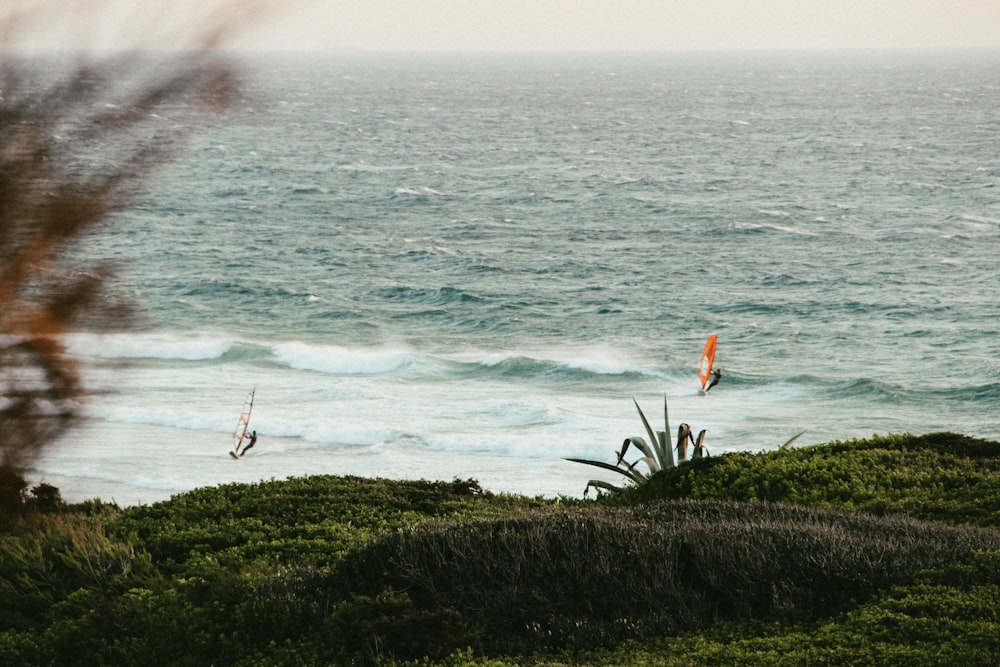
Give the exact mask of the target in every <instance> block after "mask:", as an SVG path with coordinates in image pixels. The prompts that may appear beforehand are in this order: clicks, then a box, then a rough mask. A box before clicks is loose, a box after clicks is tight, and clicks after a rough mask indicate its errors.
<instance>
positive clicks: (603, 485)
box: [583, 479, 623, 495]
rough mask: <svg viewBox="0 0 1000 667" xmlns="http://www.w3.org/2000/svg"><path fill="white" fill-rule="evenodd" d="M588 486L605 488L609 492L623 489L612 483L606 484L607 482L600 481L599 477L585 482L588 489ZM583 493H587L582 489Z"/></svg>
mask: <svg viewBox="0 0 1000 667" xmlns="http://www.w3.org/2000/svg"><path fill="white" fill-rule="evenodd" d="M590 487H594V488H595V489H605V490H606V491H610V492H611V493H621V492H622V490H623V487H620V486H615V485H614V484H608V483H607V482H602V481H601V480H599V479H592V480H590V481H589V482H587V489H590ZM583 494H584V495H587V491H584V492H583Z"/></svg>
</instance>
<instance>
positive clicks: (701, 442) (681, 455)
mask: <svg viewBox="0 0 1000 667" xmlns="http://www.w3.org/2000/svg"><path fill="white" fill-rule="evenodd" d="M632 402H633V403H634V404H635V409H636V410H638V411H639V418H640V419H642V425H643V427H645V429H646V435H648V436H649V441H648V442H647V440H646V438H644V437H642V436H631V437H629V438H625V441H624V442H622V448H621V451H618V452H615V454H616V455H617V458H618V461H617V463H615V464H611V463H605V462H604V461H595V460H592V459H577V458H567V459H566V460H567V461H573V462H574V463H583V464H586V465H590V466H595V467H597V468H603V469H604V470H610V471H612V472H616V473H618V474H620V475H623V476H624V477H625V478H626V479H629V480H632V482H634V483H635V484H642V483H644V482H645V481H646V480H648V479H649V478H650V477H652V476H653V475H654V474H656V473H658V472H659V471H661V470H666V469H667V468H673V467H674V466H676V465H677V463H679V462H681V461H685V460H687V454H688V445H691V455H692V457H693V458H701V457H703V456H708V449H707V448H706V447H705V433H706V431H704V430H702V431H701V432H700V433H698V437H697V438H695V437H694V436H693V435H692V432H691V427H690V426H688V425H687V424H681V425H680V426H679V427H678V429H677V445H676V446H675V445H673V443H671V441H670V417H669V414H668V411H667V397H666V396H664V397H663V427H664V428H663V430H662V431H653V428H652V427H651V426H650V425H649V420H648V419H646V415H645V414H643V412H642V408H640V407H639V402H638V401H636V400H635V398H633V399H632ZM631 447H635V448H636V449H638V450H639V452H640V453H641V454H642V456H640V457H639V458H638V459H636V460H635V461H633V462H631V463H629V462H628V461H626V460H625V455H626V454H627V453H628V451H629V449H630V448H631ZM675 448H676V450H677V459H676V462H675V459H674V449H675ZM640 463H641V464H643V465H644V466H645V472H644V471H643V470H642V469H640V468H639V467H638V466H639V464H640ZM590 487H594V488H596V489H604V490H606V491H610V492H612V493H618V492H620V491H621V490H622V489H623V487H621V486H616V485H614V484H610V483H608V482H605V481H602V480H599V479H592V480H590V481H589V482H588V483H587V488H586V489H585V490H584V495H586V493H587V492H588V491H590Z"/></svg>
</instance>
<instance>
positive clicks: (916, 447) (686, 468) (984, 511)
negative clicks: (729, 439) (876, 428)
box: [608, 433, 1000, 526]
mask: <svg viewBox="0 0 1000 667" xmlns="http://www.w3.org/2000/svg"><path fill="white" fill-rule="evenodd" d="M664 498H694V499H700V498H716V499H725V500H740V501H768V502H782V503H796V504H801V505H809V506H812V507H826V508H843V509H851V510H862V511H866V512H872V513H877V514H886V513H892V514H903V515H907V516H911V517H914V518H920V519H930V520H935V521H947V522H950V523H964V524H973V525H979V526H1000V443H996V442H990V441H988V440H981V439H977V438H970V437H967V436H962V435H956V434H954V433H932V434H928V435H921V436H915V435H890V436H873V437H872V438H870V439H867V440H852V441H848V442H832V443H829V444H825V445H816V446H813V447H802V448H798V449H784V450H776V451H771V452H765V453H761V454H751V453H749V452H746V453H734V454H726V455H725V456H719V457H713V458H706V459H699V460H697V461H691V462H690V463H688V464H685V465H683V466H680V467H678V468H674V469H671V470H667V471H664V472H663V473H661V474H659V475H657V476H656V477H655V478H653V479H651V480H650V481H649V482H648V483H647V484H645V485H643V486H642V487H633V488H631V489H629V490H628V492H627V494H626V497H625V498H623V499H622V502H625V503H628V504H630V503H636V502H648V501H650V500H655V499H664ZM608 501H609V502H615V501H616V499H614V498H609V499H608Z"/></svg>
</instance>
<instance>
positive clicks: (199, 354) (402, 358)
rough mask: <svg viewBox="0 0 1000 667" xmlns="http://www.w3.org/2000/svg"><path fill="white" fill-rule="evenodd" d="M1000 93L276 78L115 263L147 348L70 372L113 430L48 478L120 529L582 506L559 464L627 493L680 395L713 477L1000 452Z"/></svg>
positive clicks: (829, 79)
mask: <svg viewBox="0 0 1000 667" xmlns="http://www.w3.org/2000/svg"><path fill="white" fill-rule="evenodd" d="M998 65H1000V54H998V53H966V54H956V53H950V54H947V53H945V54H942V53H925V54H917V55H914V54H909V55H899V54H897V55H890V54H873V53H864V54H839V55H835V54H826V55H810V56H804V55H794V54H784V55H751V56H747V55H743V56H735V55H728V56H724V55H708V54H703V55H697V56H694V55H688V56H681V55H670V56H667V55H664V56H642V57H638V56H637V57H611V56H602V57H597V56H593V57H587V58H582V59H579V58H578V59H573V58H569V57H565V56H564V57H559V56H549V57H545V58H535V59H530V58H527V57H524V58H514V57H508V58H506V59H502V58H499V57H490V58H487V57H461V58H460V57H457V56H455V57H444V56H437V57H432V56H427V57H422V58H417V59H412V58H411V59H403V58H399V57H397V58H392V57H374V56H372V57H367V58H360V57H351V58H343V59H332V58H328V59H318V58H313V59H311V60H306V59H298V60H295V59H278V60H274V61H271V62H256V63H252V66H251V68H250V69H249V71H248V77H247V83H246V86H247V93H248V97H247V102H246V105H245V106H244V108H242V109H241V110H240V111H239V112H238V113H236V114H235V115H234V116H233V117H232V118H230V119H228V120H227V121H226V122H224V123H219V124H218V125H217V126H215V127H211V128H208V129H207V130H206V131H205V132H203V133H201V134H200V135H199V136H198V139H197V141H196V144H195V146H194V147H193V148H192V150H191V151H190V152H189V153H188V154H187V155H185V156H184V158H183V159H182V160H181V161H180V162H179V163H178V164H176V165H174V166H173V167H172V168H171V169H170V170H169V171H168V173H167V174H165V176H164V177H163V178H162V179H161V180H160V181H159V182H158V184H157V186H156V188H155V190H154V191H153V192H151V193H150V195H149V196H148V198H147V199H146V200H145V201H144V202H143V203H142V205H141V206H140V207H139V208H137V209H136V210H134V211H132V212H130V213H129V214H128V215H126V216H125V217H124V219H123V220H122V221H121V224H119V225H117V226H116V227H115V228H114V229H113V230H111V231H110V232H109V233H108V234H106V235H105V236H103V237H101V238H100V239H98V240H97V242H96V244H95V248H94V249H95V251H98V252H100V253H101V254H103V255H110V256H113V257H117V258H120V259H124V260H126V261H127V262H128V265H129V266H130V271H129V272H128V273H127V275H125V276H124V277H123V278H122V280H121V282H120V284H119V285H118V286H117V287H116V289H118V290H120V291H122V292H124V293H126V294H129V295H131V296H132V297H133V298H135V299H136V300H137V301H138V302H139V303H140V304H142V306H143V308H144V310H145V322H146V325H145V328H144V329H143V330H142V331H139V332H135V333H130V334H118V335H114V336H110V337H97V336H93V335H89V334H81V335H78V336H75V337H74V338H73V339H72V341H71V349H72V350H73V351H74V352H75V353H77V354H79V355H81V356H82V357H83V358H84V360H85V362H86V364H87V369H88V371H87V376H88V381H89V383H90V385H91V386H92V387H94V388H95V389H96V390H97V392H98V393H97V395H96V396H95V397H94V399H93V400H92V401H91V403H90V404H89V405H88V411H89V413H90V414H91V416H92V417H93V419H92V420H91V423H90V424H89V425H88V426H87V427H86V429H84V430H83V431H80V432H78V433H76V434H74V435H72V436H70V437H69V438H68V439H67V440H66V441H65V442H63V443H60V444H59V445H57V446H55V447H53V448H52V449H50V450H49V452H48V454H47V455H46V457H45V458H44V459H42V460H41V461H39V462H38V466H37V471H36V472H37V476H38V477H39V478H43V479H45V480H47V481H49V482H50V483H53V484H56V485H57V486H60V488H61V489H62V490H63V495H64V496H65V497H68V498H71V499H78V498H86V497H93V496H95V495H99V496H102V497H104V498H105V499H111V498H114V499H115V500H117V501H118V502H120V503H123V504H131V503H135V502H149V501H154V500H158V499H161V498H165V497H168V496H169V495H170V494H171V493H176V492H178V491H182V490H185V489H189V488H192V487H194V486H200V485H204V484H216V483H222V482H227V481H233V480H242V481H253V480H256V479H267V478H271V477H278V478H280V477H284V476H288V475H302V474H311V473H334V474H342V473H343V474H360V475H381V476H389V477H413V478H420V477H424V478H435V479H438V478H440V479H452V478H453V477H455V476H462V477H470V476H471V477H476V478H478V479H480V480H481V481H482V483H483V484H484V486H486V487H488V488H491V489H493V490H494V491H515V492H519V493H527V494H529V495H535V494H546V495H555V494H559V493H567V494H572V495H579V494H580V493H581V492H582V491H583V487H584V486H585V484H586V482H587V480H588V479H590V478H591V477H593V476H595V475H594V472H595V471H592V470H591V469H588V468H584V467H582V466H579V465H575V464H572V463H568V462H565V461H562V460H561V459H562V457H565V456H587V457H595V458H602V459H609V460H610V459H611V457H612V453H613V451H614V450H615V448H616V447H617V446H618V445H619V444H620V442H621V440H622V439H623V438H624V437H625V436H628V435H634V434H638V433H641V432H642V426H641V423H640V422H639V420H638V418H637V416H636V414H635V410H634V407H633V406H632V397H635V398H636V399H637V400H638V401H639V402H640V404H641V405H643V407H644V408H645V409H646V411H647V414H649V415H650V416H652V415H654V414H659V406H660V404H661V403H662V400H663V396H664V395H666V397H667V400H668V401H669V404H670V410H671V420H672V425H674V426H675V427H676V424H677V423H679V422H680V421H687V422H690V423H691V425H692V426H693V427H695V429H696V430H699V429H701V428H706V429H708V440H707V442H708V445H709V448H710V450H711V451H712V452H713V453H716V454H718V453H722V452H725V451H732V450H742V449H754V450H756V449H763V448H768V447H773V446H776V445H778V444H780V443H781V442H784V441H785V440H787V439H788V438H789V437H791V436H792V435H794V434H795V433H797V432H799V431H803V430H804V431H805V432H806V433H805V435H804V436H803V437H802V439H801V440H800V442H802V443H804V444H814V443H819V442H825V441H829V440H832V439H848V438H852V437H865V436H869V435H871V434H872V433H890V432H906V431H909V432H914V433H921V432H929V431H937V430H951V431H957V432H961V433H965V434H968V435H973V436H980V437H986V438H993V439H1000V411H998V410H997V408H998V407H1000V343H998V335H997V334H998V321H1000V319H998V316H1000V306H998V300H997V287H998V268H1000V263H998V260H997V256H998V254H1000V252H998V251H1000V189H998V184H1000V157H998V156H1000V151H998V149H1000V120H998V117H997V115H996V109H997V108H1000V83H998V81H997V78H996V76H995V73H996V71H997V66H998ZM710 333H716V334H718V336H719V355H718V358H717V364H718V366H720V367H721V368H722V370H723V373H724V378H723V382H722V383H721V384H720V385H719V387H717V389H716V390H714V391H713V392H712V394H711V395H709V396H701V395H699V392H698V391H697V379H696V364H697V361H698V356H699V355H700V352H701V347H702V345H703V343H704V340H705V338H706V336H707V335H708V334H710ZM122 361H128V362H129V363H128V364H127V365H125V366H122V365H121V363H120V362H122ZM254 386H255V387H256V388H257V407H256V413H255V416H254V426H255V427H256V428H257V429H258V430H259V431H260V433H261V439H260V443H259V444H258V446H257V447H256V448H255V449H254V450H253V452H252V453H251V454H248V455H247V457H246V458H245V459H243V460H241V461H238V462H236V461H232V460H231V459H230V458H229V457H228V455H227V451H228V449H229V448H230V446H231V442H230V434H231V431H232V428H233V427H234V426H235V423H236V418H237V416H238V413H239V409H240V406H241V404H242V400H243V397H244V395H245V393H246V392H247V391H249V389H250V388H252V387H254ZM654 421H655V420H654ZM606 478H608V479H613V476H611V477H606Z"/></svg>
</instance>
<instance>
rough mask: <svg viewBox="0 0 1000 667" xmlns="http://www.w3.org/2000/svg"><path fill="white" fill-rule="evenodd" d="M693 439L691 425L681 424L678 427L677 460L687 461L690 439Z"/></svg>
mask: <svg viewBox="0 0 1000 667" xmlns="http://www.w3.org/2000/svg"><path fill="white" fill-rule="evenodd" d="M689 440H691V427H690V426H688V425H687V424H681V425H680V426H678V427H677V461H678V463H679V462H681V461H687V447H688V441H689Z"/></svg>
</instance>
